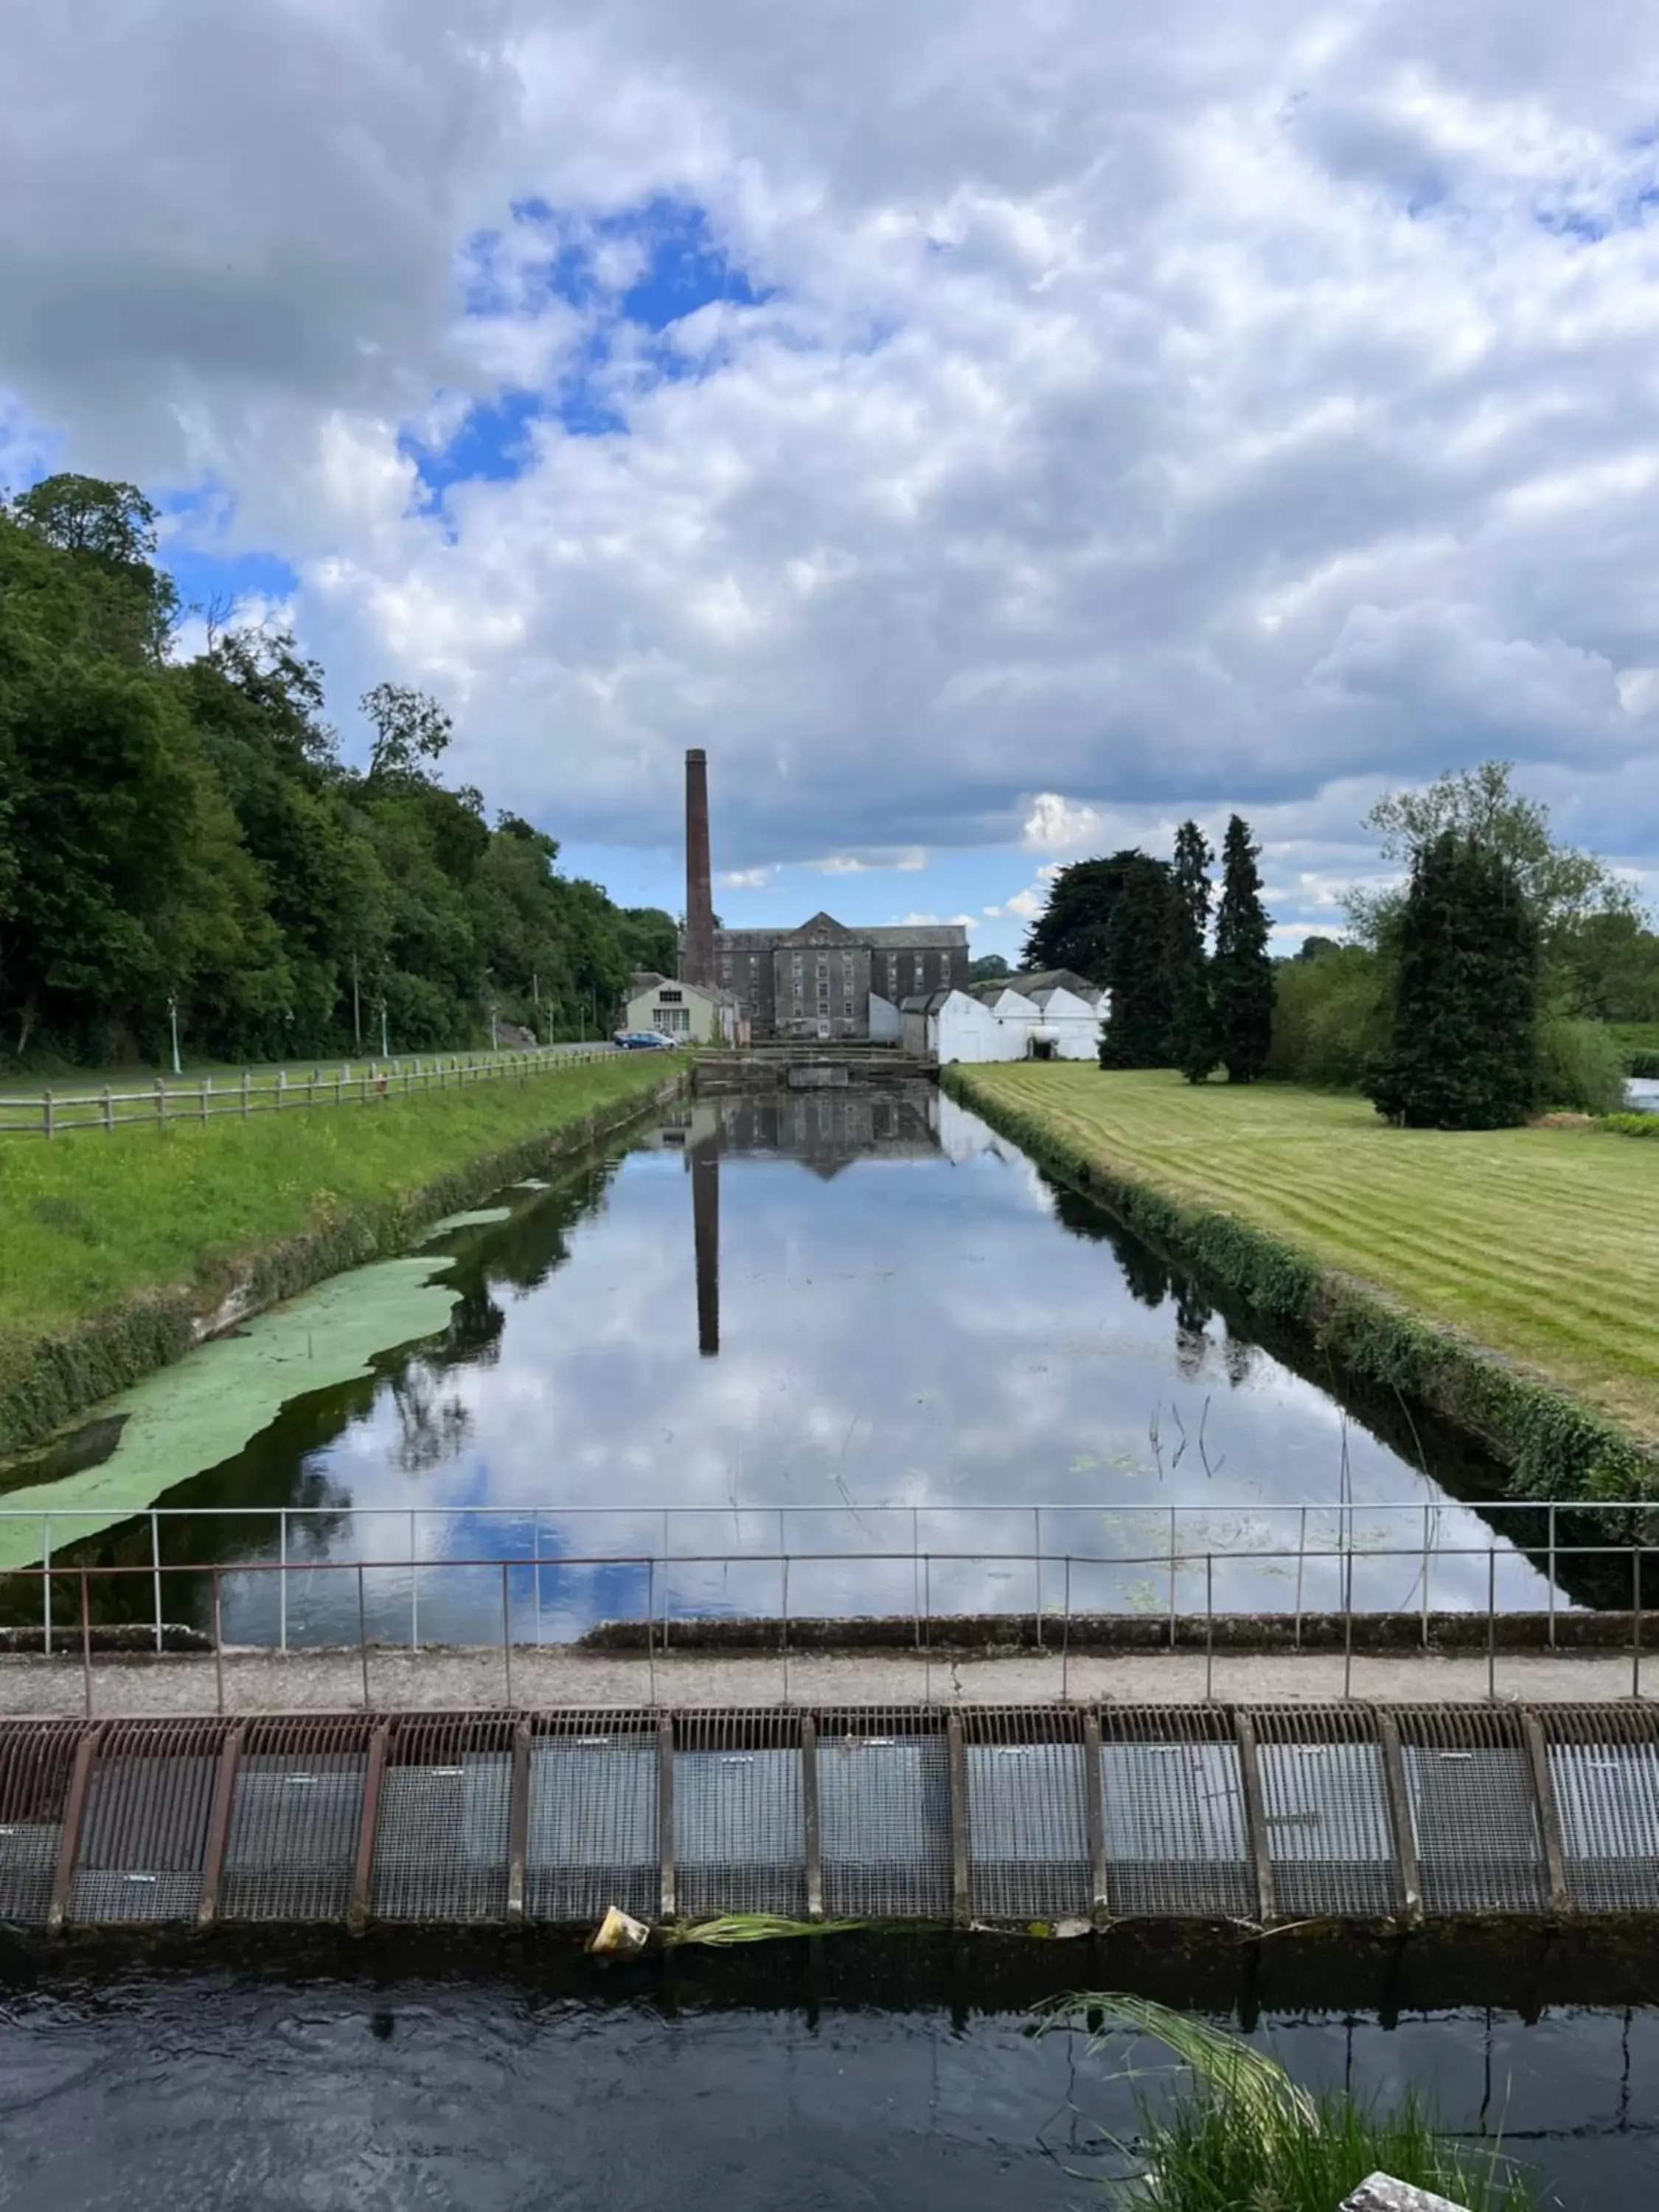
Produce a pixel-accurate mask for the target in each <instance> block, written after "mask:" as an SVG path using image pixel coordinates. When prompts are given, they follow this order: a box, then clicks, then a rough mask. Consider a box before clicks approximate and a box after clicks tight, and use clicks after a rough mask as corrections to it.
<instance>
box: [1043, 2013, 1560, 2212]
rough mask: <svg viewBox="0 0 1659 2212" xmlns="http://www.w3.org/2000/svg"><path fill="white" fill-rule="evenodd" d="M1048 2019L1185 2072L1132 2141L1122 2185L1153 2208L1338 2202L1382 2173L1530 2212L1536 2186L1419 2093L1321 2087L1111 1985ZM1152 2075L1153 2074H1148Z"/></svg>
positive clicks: (1472, 2203)
mask: <svg viewBox="0 0 1659 2212" xmlns="http://www.w3.org/2000/svg"><path fill="white" fill-rule="evenodd" d="M1043 2025H1044V2027H1045V2028H1053V2027H1056V2026H1060V2027H1078V2028H1085V2029H1086V2030H1087V2031H1088V2033H1089V2039H1090V2048H1091V2052H1092V2053H1094V2054H1096V2055H1098V2054H1099V2053H1100V2052H1101V2051H1103V2049H1104V2048H1106V2047H1108V2046H1109V2045H1115V2046H1118V2047H1120V2048H1121V2046H1122V2045H1124V2043H1125V2040H1126V2039H1128V2042H1129V2047H1130V2048H1131V2049H1132V2050H1133V2045H1134V2044H1135V2043H1138V2042H1142V2041H1151V2042H1152V2043H1154V2044H1156V2045H1158V2046H1160V2047H1161V2049H1162V2051H1164V2053H1166V2054H1167V2055H1168V2057H1170V2058H1172V2059H1173V2060H1174V2061H1175V2063H1176V2067H1177V2068H1178V2069H1179V2072H1178V2075H1177V2076H1176V2080H1175V2081H1173V2082H1172V2083H1170V2084H1168V2085H1166V2086H1165V2087H1164V2091H1163V2093H1152V2092H1151V2091H1150V2090H1148V2089H1146V2088H1143V2089H1142V2091H1141V2092H1140V2093H1139V2095H1138V2096H1137V2099H1136V2108H1137V2115H1138V2119H1139V2126H1138V2129H1137V2133H1136V2140H1135V2141H1134V2142H1133V2143H1132V2144H1124V2145H1123V2146H1122V2147H1121V2148H1122V2149H1123V2151H1124V2154H1125V2164H1126V2166H1127V2167H1128V2169H1129V2170H1128V2172H1127V2175H1126V2177H1125V2178H1124V2179H1122V2180H1121V2181H1120V2182H1119V2183H1118V2185H1117V2187H1116V2189H1115V2192H1114V2193H1115V2196H1116V2197H1117V2199H1118V2201H1119V2202H1120V2203H1123V2204H1125V2205H1127V2206H1131V2207H1134V2206H1145V2207H1146V2208H1148V2212H1151V2208H1153V2207H1156V2208H1157V2212H1246V2208H1249V2212H1338V2208H1340V2206H1341V2205H1342V2204H1343V2203H1346V2200H1347V2199H1348V2197H1351V2196H1352V2193H1353V2191H1355V2190H1356V2189H1358V2186H1359V2185H1360V2183H1361V2182H1362V2181H1365V2180H1368V2179H1370V2177H1371V2175H1373V2174H1376V2173H1385V2174H1387V2175H1389V2178H1390V2179H1393V2180H1395V2181H1403V2182H1405V2183H1407V2184H1408V2185H1410V2186H1411V2187H1413V2188H1414V2189H1421V2190H1426V2191H1429V2192H1430V2193H1431V2195H1433V2196H1436V2197H1444V2198H1446V2199H1447V2200H1448V2201H1449V2203H1454V2204H1457V2205H1459V2206H1464V2207H1467V2208H1468V2212H1532V2208H1534V2206H1536V2205H1537V2204H1538V2203H1539V2202H1540V2199H1539V2197H1538V2195H1537V2193H1536V2192H1535V2191H1534V2189H1533V2188H1532V2187H1531V2185H1530V2184H1529V2183H1528V2180H1527V2179H1526V2178H1525V2177H1524V2176H1523V2175H1522V2173H1521V2172H1519V2171H1518V2170H1517V2169H1516V2166H1515V2164H1514V2162H1513V2160H1510V2159H1509V2158H1507V2157H1505V2156H1504V2153H1503V2150H1502V2148H1501V2146H1495V2147H1493V2148H1490V2149H1482V2148H1480V2147H1479V2146H1477V2145H1474V2144H1470V2143H1464V2142H1457V2141H1456V2140H1455V2138H1453V2137H1451V2136H1447V2135H1444V2134H1443V2133H1441V2132H1440V2130H1438V2129H1437V2127H1436V2125H1435V2124H1434V2120H1433V2117H1432V2115H1431V2113H1430V2112H1428V2111H1427V2110H1426V2109H1425V2107H1424V2106H1422V2105H1421V2104H1419V2102H1418V2101H1417V2100H1415V2099H1414V2098H1413V2097H1412V2096H1410V2095H1407V2097H1406V2098H1404V2099H1403V2100H1401V2102H1400V2103H1399V2104H1397V2105H1395V2106H1383V2105H1382V2104H1381V2103H1370V2104H1368V2103H1364V2102H1362V2101H1361V2100H1358V2099H1357V2098H1355V2097H1354V2096H1352V2094H1349V2093H1341V2094H1337V2093H1325V2094H1323V2095H1315V2094H1313V2093H1310V2092H1309V2091H1308V2090H1305V2089H1304V2088H1302V2087H1299V2086H1298V2084H1297V2082H1296V2081H1293V2080H1292V2079H1291V2075H1289V2074H1288V2073H1287V2072H1286V2070H1285V2068H1284V2067H1283V2066H1282V2065H1280V2064H1279V2062H1278V2060H1276V2059H1274V2058H1272V2057H1269V2056H1268V2055H1267V2053H1266V2052H1265V2051H1257V2050H1255V2049H1254V2048H1253V2047H1252V2046H1251V2045H1249V2044H1248V2043H1246V2042H1244V2041H1243V2039H1241V2038H1239V2037H1237V2036H1234V2035H1231V2034H1228V2033H1226V2032H1225V2031H1224V2030H1223V2029H1220V2028H1217V2027H1212V2026H1211V2025H1210V2024H1209V2023H1208V2022H1207V2021H1202V2020H1198V2019H1194V2017H1193V2016H1192V2015H1190V2014H1186V2013H1177V2012H1172V2011H1170V2009H1169V2008H1167V2007H1165V2006H1164V2005H1160V2004H1156V2003H1153V2002H1151V2001H1150V2000H1149V1999H1146V1998H1144V1997H1136V1996H1118V1995H1115V1994H1114V1993H1103V1994H1100V1995H1097V1996H1075V1997H1067V1998H1065V1999H1063V2000H1062V2001H1061V2002H1060V2004H1058V2005H1056V2006H1051V2007H1049V2008H1048V2010H1047V2013H1046V2015H1045V2016H1044V2021H1043ZM1139 2078H1141V2079H1143V2080H1144V2079H1145V2077H1144V2076H1143V2077H1139Z"/></svg>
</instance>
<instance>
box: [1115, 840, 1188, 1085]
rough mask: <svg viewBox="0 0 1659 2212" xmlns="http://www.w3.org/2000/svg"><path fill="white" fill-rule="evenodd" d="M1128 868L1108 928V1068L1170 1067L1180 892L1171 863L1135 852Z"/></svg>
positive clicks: (1124, 858) (1125, 858)
mask: <svg viewBox="0 0 1659 2212" xmlns="http://www.w3.org/2000/svg"><path fill="white" fill-rule="evenodd" d="M1114 857H1115V859H1117V860H1120V861H1121V864H1122V875H1121V880H1120V884H1119V887H1118V894H1117V896H1116V898H1115V900H1114V902H1113V904H1112V910H1111V915H1110V917H1109V921H1108V922H1107V926H1106V944H1105V956H1104V962H1103V967H1104V979H1105V984H1106V988H1107V990H1108V991H1109V994H1110V999H1109V1005H1108V1008H1107V1014H1106V1019H1105V1022H1104V1024H1103V1026H1102V1029H1101V1033H1100V1064H1101V1066H1103V1067H1167V1066H1169V1065H1170V1013H1171V1004H1170V926H1171V917H1172V915H1173V912H1174V903H1175V891H1174V884H1173V882H1172V879H1171V877H1170V866H1169V863H1168V861H1167V860H1153V859H1152V856H1151V855H1150V854H1146V853H1139V852H1132V853H1123V854H1116V855H1115V856H1114Z"/></svg>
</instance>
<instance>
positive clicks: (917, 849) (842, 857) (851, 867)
mask: <svg viewBox="0 0 1659 2212" xmlns="http://www.w3.org/2000/svg"><path fill="white" fill-rule="evenodd" d="M801 865H802V866H805V867H808V868H813V869H816V870H817V872H818V874H819V875H821V876H867V875H870V874H872V873H873V872H876V871H877V870H879V869H885V868H890V869H894V870H896V872H899V873H900V874H903V875H915V874H918V873H920V872H921V870H922V869H923V868H925V867H926V866H927V848H926V847H925V846H921V845H908V846H903V847H901V848H895V849H893V850H890V851H881V850H876V851H872V852H868V853H830V854H826V855H825V857H824V858H823V860H806V861H803V862H802V863H801Z"/></svg>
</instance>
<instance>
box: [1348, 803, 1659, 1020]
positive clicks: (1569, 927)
mask: <svg viewBox="0 0 1659 2212" xmlns="http://www.w3.org/2000/svg"><path fill="white" fill-rule="evenodd" d="M1512 774H1513V763H1510V762H1509V761H1483V762H1482V763H1480V766H1479V767H1478V768H1472V769H1460V770H1458V771H1457V772H1456V773H1455V774H1454V775H1443V776H1441V777H1439V778H1438V779H1437V781H1435V782H1433V783H1431V785H1430V786H1429V787H1428V788H1427V790H1425V791H1396V792H1389V793H1387V794H1386V795H1385V796H1384V797H1383V798H1382V799H1378V801H1377V803H1376V805H1375V806H1374V807H1372V809H1371V811H1370V813H1369V814H1368V815H1367V816H1366V817H1365V826H1366V827H1367V829H1375V830H1376V832H1377V833H1378V834H1379V836H1380V837H1381V840H1382V847H1383V856H1384V858H1385V859H1388V860H1413V861H1414V860H1416V859H1417V858H1418V857H1419V855H1420V854H1423V853H1425V852H1426V851H1427V849H1428V848H1429V847H1430V846H1431V845H1432V844H1434V843H1435V842H1437V840H1438V839H1439V838H1441V837H1443V836H1448V835H1449V836H1455V837H1459V838H1462V839H1464V840H1466V841H1470V840H1472V841H1473V842H1475V843H1477V844H1478V845H1480V847H1481V848H1482V849H1483V850H1485V851H1487V852H1490V853H1492V854H1496V855H1497V856H1498V859H1500V860H1503V861H1504V863H1505V865H1506V866H1508V868H1509V870H1510V874H1511V876H1512V878H1513V879H1514V882H1515V884H1516V886H1517V888H1518V890H1519V891H1520V894H1521V896H1522V898H1523V899H1524V900H1525V902H1526V903H1527V905H1528V907H1529V908H1530V909H1531V911H1532V916H1533V921H1534V924H1535V925H1536V927H1537V931H1538V935H1539V940H1540V944H1541V948H1542V951H1543V954H1544V957H1545V959H1546V961H1547V962H1548V963H1554V961H1555V960H1556V959H1557V957H1558V956H1560V955H1562V954H1563V949H1564V946H1565V942H1566V940H1567V939H1569V938H1570V937H1571V935H1572V933H1574V932H1576V931H1578V930H1581V929H1583V927H1585V926H1586V925H1587V924H1588V923H1589V922H1590V921H1591V919H1592V918H1593V917H1595V916H1597V915H1632V914H1634V913H1635V912H1636V910H1637V908H1636V899H1635V896H1634V894H1633V893H1632V890H1631V889H1630V886H1629V885H1628V884H1625V883H1623V882H1621V881H1620V878H1618V877H1616V876H1614V875H1613V872H1612V871H1611V870H1610V869H1609V868H1608V867H1607V865H1606V863H1605V862H1604V861H1601V860H1598V859H1596V857H1595V854H1591V853H1582V852H1579V851H1578V850H1577V848H1575V847H1573V846H1571V845H1559V844H1558V843H1557V842H1555V840H1554V838H1553V836H1552V835H1551V832H1550V815H1549V809H1548V807H1547V806H1545V805H1541V803H1540V802H1539V801H1538V800H1536V799H1523V798H1522V797H1520V796H1519V794H1518V793H1516V792H1515V791H1514V790H1513V789H1512V788H1511V785H1510V777H1511V775H1512ZM1403 903H1404V895H1403V894H1402V893H1401V892H1400V891H1398V890H1386V891H1382V892H1358V893H1356V894H1354V895H1353V896H1351V897H1350V899H1349V902H1348V914H1349V919H1350V921H1351V922H1352V925H1353V927H1354V929H1355V931H1356V933H1357V934H1358V936H1359V937H1360V938H1361V939H1363V940H1364V942H1366V943H1368V944H1371V945H1378V944H1381V943H1383V942H1384V941H1385V940H1386V939H1387V938H1388V936H1389V932H1390V931H1391V929H1392V928H1393V927H1394V926H1395V923H1396V922H1397V921H1398V919H1399V916H1400V912H1401V907H1402V905H1403ZM1584 1011H1590V1009H1588V1008H1587V1009H1584Z"/></svg>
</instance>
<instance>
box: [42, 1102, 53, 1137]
mask: <svg viewBox="0 0 1659 2212" xmlns="http://www.w3.org/2000/svg"><path fill="white" fill-rule="evenodd" d="M40 1111H41V1114H42V1115H43V1116H44V1118H45V1130H46V1135H47V1136H48V1137H50V1136H51V1134H52V1093H51V1091H42V1092H41V1093H40Z"/></svg>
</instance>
